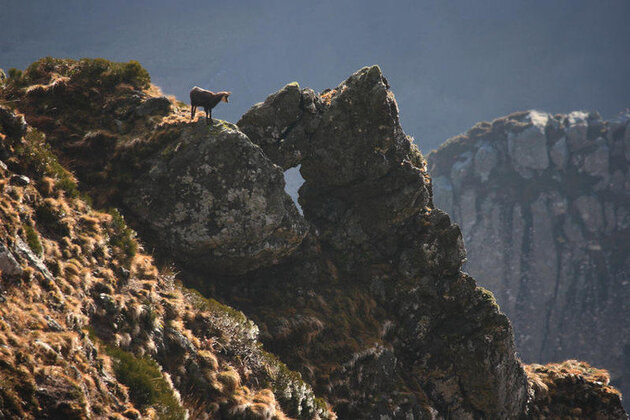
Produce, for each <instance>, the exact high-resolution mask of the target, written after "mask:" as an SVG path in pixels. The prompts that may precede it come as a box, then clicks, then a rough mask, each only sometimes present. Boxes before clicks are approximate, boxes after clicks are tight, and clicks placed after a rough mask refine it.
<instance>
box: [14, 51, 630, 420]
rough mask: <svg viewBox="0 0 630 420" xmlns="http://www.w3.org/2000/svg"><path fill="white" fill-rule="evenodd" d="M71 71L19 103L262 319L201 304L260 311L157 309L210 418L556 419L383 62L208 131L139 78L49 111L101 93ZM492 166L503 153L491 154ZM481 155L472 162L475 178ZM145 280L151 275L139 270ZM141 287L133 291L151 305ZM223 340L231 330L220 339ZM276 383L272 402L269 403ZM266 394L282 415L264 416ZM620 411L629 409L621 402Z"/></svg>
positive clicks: (98, 187) (85, 176) (110, 190)
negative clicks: (162, 111)
mask: <svg viewBox="0 0 630 420" xmlns="http://www.w3.org/2000/svg"><path fill="white" fill-rule="evenodd" d="M53 64H54V63H53ZM57 64H59V63H57ZM57 64H55V65H57ZM62 64H63V65H61V64H59V65H58V66H57V67H55V66H53V68H54V69H55V71H58V72H61V77H65V78H66V79H63V80H65V81H64V82H63V86H65V87H64V88H63V89H57V88H53V87H52V86H53V84H54V83H55V82H51V80H48V79H47V77H48V76H45V74H46V72H47V71H48V72H50V71H51V70H50V68H51V67H50V63H49V64H47V65H46V66H41V67H37V66H35V69H38V70H41V72H43V73H44V76H42V74H41V72H35V74H36V75H37V77H38V79H37V81H38V83H39V84H40V85H41V87H38V88H37V92H38V93H37V96H32V95H29V94H28V93H27V92H34V91H35V88H30V87H23V88H20V87H19V86H17V85H15V84H10V86H9V88H8V89H7V93H6V95H10V97H11V98H12V99H13V100H15V101H16V102H17V103H18V104H19V109H20V111H22V112H24V113H25V115H26V119H27V121H32V122H33V123H34V124H37V126H38V127H39V128H40V129H41V130H43V131H45V132H46V134H47V135H48V138H47V142H48V143H49V144H51V145H52V147H53V149H54V150H55V151H56V152H57V153H58V154H59V156H60V157H61V158H62V161H64V162H68V163H69V164H72V165H73V168H75V169H76V171H77V172H76V173H77V177H78V178H79V179H80V180H81V181H82V182H83V185H84V188H85V189H86V190H87V191H88V192H89V193H90V194H91V195H92V196H93V197H94V198H95V200H96V202H97V203H101V205H111V204H112V203H116V204H121V207H122V210H123V212H124V213H125V215H126V216H128V218H129V220H130V221H131V222H132V223H134V225H135V226H137V227H138V228H139V232H140V235H141V236H142V237H143V239H144V240H145V241H146V242H147V245H148V246H150V247H151V248H152V249H155V250H156V255H158V256H163V255H166V257H167V258H165V259H164V261H165V262H166V263H169V264H170V263H171V262H172V260H173V259H174V260H175V269H176V270H177V271H178V272H179V278H180V279H181V280H183V281H184V282H185V283H186V284H187V285H188V286H195V287H196V288H198V290H199V291H200V292H201V293H203V294H204V295H206V296H209V297H212V298H214V299H217V300H219V301H222V302H225V303H228V304H230V305H231V306H234V307H236V308H238V309H240V310H242V311H243V312H244V313H245V314H247V316H248V317H251V318H252V319H253V321H255V322H256V325H257V327H255V326H254V325H253V324H251V323H249V322H247V320H246V319H245V320H243V319H244V317H242V315H241V316H235V315H234V312H233V310H231V309H230V308H226V307H223V306H221V305H220V304H218V303H217V302H216V301H214V300H210V301H206V300H205V299H202V301H204V302H206V303H205V304H204V305H202V306H203V307H204V308H206V309H208V310H209V311H210V310H211V309H213V308H215V309H216V308H217V307H218V308H221V309H222V311H223V312H224V313H226V314H231V315H232V316H231V317H229V318H232V319H234V318H236V319H237V320H238V319H240V320H241V322H238V323H237V325H236V326H235V325H234V324H233V323H231V322H227V321H225V319H223V318H221V319H217V318H216V317H213V316H212V314H211V313H204V314H199V315H196V314H194V311H193V314H188V313H187V312H184V308H186V307H185V305H186V303H185V302H194V301H195V299H193V298H191V297H188V298H187V299H183V301H180V297H179V295H177V297H175V298H173V297H172V296H169V295H168V293H167V292H164V291H163V292H162V294H159V293H158V296H156V298H157V297H161V298H163V299H162V300H159V302H160V303H159V304H158V303H157V302H158V301H155V302H156V303H155V304H156V305H159V308H162V309H163V311H162V310H159V311H158V312H159V315H160V316H162V318H160V317H158V318H156V319H159V320H158V321H153V319H154V318H153V317H152V316H150V315H145V316H144V318H143V319H144V320H145V321H143V322H146V323H147V324H146V325H149V326H150V327H149V329H150V330H151V331H155V332H154V333H153V334H151V335H150V336H149V337H148V338H150V341H149V342H148V343H147V344H150V343H153V345H154V346H155V348H156V349H157V351H154V352H153V353H151V354H152V355H153V357H154V358H155V360H156V361H157V362H159V363H160V365H161V366H163V368H164V369H165V370H167V371H168V372H174V373H173V375H175V376H176V380H174V385H175V386H176V387H179V388H178V389H184V390H189V392H190V394H189V395H192V396H193V397H194V396H195V395H197V394H196V393H198V392H200V393H202V394H203V393H204V390H205V389H206V388H205V385H204V384H206V383H207V384H208V386H210V387H211V388H212V389H213V391H212V392H210V394H209V395H210V396H212V397H213V398H214V397H215V396H216V397H217V398H216V400H212V401H213V403H212V404H210V405H208V406H202V407H201V408H199V412H206V413H215V414H216V413H221V415H223V416H235V417H236V416H243V417H247V416H249V417H254V418H268V417H270V416H272V415H271V414H268V413H269V412H274V413H279V412H280V410H282V412H283V413H286V414H287V415H289V416H293V417H300V418H317V416H320V417H321V416H328V415H330V413H329V412H328V410H327V409H326V405H325V404H324V403H323V402H321V401H320V400H317V399H315V398H314V397H313V393H312V392H311V391H310V388H309V386H308V385H306V384H307V383H308V384H311V385H312V386H313V389H314V391H315V393H316V394H319V395H322V396H323V397H324V398H325V399H326V400H327V401H328V402H329V403H330V404H331V405H332V407H333V409H334V410H335V411H336V413H337V415H338V416H339V417H340V418H348V419H351V418H352V419H354V418H385V419H386V418H389V419H393V418H421V419H424V418H427V419H429V418H471V419H472V418H484V417H485V418H514V417H520V416H527V415H528V413H529V414H532V413H536V412H538V411H537V410H539V409H540V410H542V404H543V402H541V401H543V400H544V403H545V404H548V403H549V401H551V403H553V401H555V399H556V398H564V397H565V395H564V394H562V393H558V394H551V393H550V394H549V395H548V398H547V396H544V397H541V398H540V399H539V400H536V401H538V402H536V401H534V400H533V399H531V398H530V397H531V396H532V387H531V384H530V385H528V377H527V374H526V372H525V371H524V369H523V367H522V365H521V364H520V362H519V360H518V359H517V357H516V355H515V347H514V343H513V336H512V329H511V326H510V323H509V321H508V319H507V317H506V316H505V315H504V314H502V313H501V312H500V311H499V308H498V306H497V305H496V303H495V301H494V298H493V296H492V294H491V293H489V292H488V291H486V290H484V289H482V288H479V287H477V286H476V284H475V281H474V280H473V279H472V278H471V277H470V276H468V275H467V274H465V273H463V272H461V265H462V262H463V260H464V258H465V250H464V247H463V241H462V235H461V233H460V230H459V228H458V227H457V226H456V225H454V224H453V223H452V222H451V220H450V218H449V216H448V215H447V214H446V213H444V212H443V211H441V210H438V209H435V208H434V206H433V203H432V194H431V182H430V178H429V176H428V173H427V170H426V163H425V161H424V158H423V157H422V155H421V153H420V152H419V151H418V149H417V147H416V146H415V145H414V144H413V142H412V141H411V138H409V137H408V136H406V135H405V134H404V132H403V130H402V128H401V127H400V123H399V119H398V109H397V105H396V101H395V99H394V95H393V93H392V92H391V91H390V90H389V86H388V83H387V81H386V80H385V78H384V77H383V75H382V73H381V71H380V69H379V68H378V67H376V66H373V67H366V68H363V69H361V70H359V71H358V72H356V73H355V74H353V75H352V76H350V77H349V78H348V79H347V80H346V81H344V82H343V83H341V84H340V85H339V86H338V87H337V88H335V89H333V90H329V91H325V92H323V93H322V94H316V93H315V92H313V91H312V90H310V89H301V88H300V87H299V86H298V85H297V84H291V85H288V86H287V87H285V88H284V89H282V90H281V91H280V92H278V93H276V94H274V95H272V96H271V97H270V98H268V99H267V100H266V101H265V102H263V103H261V104H257V105H255V106H254V107H253V108H252V109H251V110H250V111H248V113H246V114H245V115H244V116H243V118H242V119H241V120H240V121H239V123H238V127H236V126H233V125H230V124H226V123H223V122H218V123H216V124H213V125H212V126H210V127H208V126H207V125H205V124H204V123H200V122H195V121H194V122H189V121H188V111H189V110H188V109H186V108H183V107H181V106H180V105H177V104H172V109H171V111H170V112H169V113H167V114H166V115H159V114H157V115H139V114H138V113H137V112H135V111H132V110H135V109H137V107H138V106H139V103H138V102H146V101H148V100H149V99H148V98H147V96H150V94H149V93H147V91H146V90H142V91H141V93H142V94H140V93H138V91H139V90H140V89H141V88H140V86H136V87H135V88H134V90H133V93H132V92H129V91H127V90H126V89H128V88H127V87H125V86H121V85H119V86H113V87H111V86H110V87H108V88H107V89H105V88H104V87H101V86H100V85H98V84H97V85H96V86H92V87H94V88H95V89H101V93H102V94H101V95H100V96H94V98H92V99H94V100H95V101H97V103H96V104H93V106H94V107H95V108H98V107H100V108H99V109H102V110H105V111H104V114H99V117H98V118H96V119H94V120H92V121H90V123H89V124H88V123H86V122H85V121H83V120H81V119H78V118H77V115H75V111H73V110H68V108H65V110H64V108H63V107H53V108H51V107H49V106H47V107H42V106H41V105H40V101H41V98H42V97H44V98H46V103H48V104H50V103H59V104H61V103H64V101H65V100H67V99H68V98H67V97H65V96H64V95H67V94H68V92H74V93H73V95H77V97H78V98H80V97H81V96H82V95H84V93H83V91H82V90H80V89H79V87H80V86H81V83H86V82H85V79H77V78H76V77H75V75H76V74H83V73H82V72H81V71H74V72H70V73H68V72H65V73H64V71H65V70H64V69H66V68H67V67H64V66H66V65H68V64H67V63H66V62H62ZM75 64H76V63H74V62H71V63H70V64H69V65H70V66H72V65H75ZM79 65H80V64H79ZM88 66H92V64H89V63H88ZM31 73H33V72H28V71H27V72H26V77H27V78H28V77H34V76H29V74H31ZM139 74H140V75H141V74H142V73H141V72H140V73H139ZM123 75H127V73H125V72H123ZM56 77H57V76H54V77H51V79H54V78H56ZM58 80H62V79H58ZM21 89H22V90H21ZM142 89H144V88H142ZM64 98H65V99H64ZM133 98H135V99H133ZM98 101H103V102H104V104H99V103H98ZM108 116H110V118H107V117H108ZM114 117H115V118H114ZM118 118H120V119H118ZM116 119H118V121H119V122H120V123H117V122H116ZM51 120H54V121H55V123H54V124H53V123H52V122H51ZM90 133H91V134H90ZM516 144H518V146H517V149H518V150H520V149H522V144H520V143H519V142H517V143H516ZM90 150H101V151H102V154H101V155H100V159H99V163H102V165H95V163H94V161H93V160H90V159H88V156H93V155H91V154H90V153H89V151H90ZM497 157H498V155H497V156H494V158H495V159H496V158H497ZM472 159H473V156H472V155H471V156H470V157H469V158H468V161H469V162H472ZM484 159H486V160H487V161H492V159H493V157H492V154H491V153H490V154H489V155H487V156H485V158H484ZM468 164H469V163H466V162H462V165H461V167H460V168H459V169H458V173H460V175H463V174H465V173H466V171H467V170H469V169H467V166H466V165H468ZM522 164H523V165H524V167H527V165H530V163H528V162H523V163H522ZM295 165H300V170H301V173H302V176H303V178H304V179H305V183H304V185H303V186H302V188H301V189H300V204H301V206H302V209H303V212H304V216H303V217H302V216H301V215H300V214H299V213H297V212H296V211H295V208H294V207H292V206H293V205H292V203H291V202H290V199H289V197H288V196H287V195H286V194H284V193H283V192H282V186H283V184H282V177H281V174H282V172H281V168H282V169H286V168H289V167H293V166H295ZM96 166H98V168H96ZM488 175H489V174H488ZM38 182H39V181H38ZM261 212H268V214H267V213H263V214H261ZM262 216H265V218H264V219H263V217H262ZM267 217H268V218H267ZM60 223H61V222H60ZM53 226H55V229H60V230H61V231H62V230H63V227H59V226H58V224H53ZM307 231H308V233H306V232H307ZM129 236H130V233H129V231H127V230H125V229H123V230H122V231H121V232H120V233H119V234H118V235H115V236H114V237H113V238H112V240H113V241H114V243H115V244H118V246H121V247H122V248H123V249H126V250H127V251H129V252H132V251H133V247H131V246H129V245H130V244H129V242H130V239H129ZM261 244H263V245H261ZM173 257H174V258H173ZM145 271H146V270H145ZM133 275H135V276H136V277H137V278H139V279H142V277H141V276H142V275H145V274H143V273H142V272H140V271H138V269H136V270H135V272H133V273H132V276H133ZM122 283H123V284H124V280H123V281H122ZM134 284H138V283H134ZM141 287H142V286H141V285H139V287H138V288H137V289H134V290H133V291H131V290H129V293H130V294H131V295H133V296H136V295H138V296H144V294H142V293H141V292H140V291H139V290H138V289H140V288H141ZM94 296H95V297H94V299H95V305H97V306H98V307H99V308H100V309H99V310H98V311H96V312H95V314H96V315H97V317H96V318H95V322H97V323H98V325H99V326H101V330H102V331H109V330H108V329H107V328H105V327H104V326H105V325H107V322H108V320H117V319H119V318H120V317H122V318H123V319H124V318H126V317H127V316H133V313H129V314H128V310H126V307H127V306H125V305H120V303H119V300H120V299H116V298H115V297H114V296H111V293H108V290H106V289H103V288H98V290H95V294H94ZM139 299H141V298H139ZM191 299H192V300H191ZM164 300H167V301H164ZM171 300H174V301H176V302H171ZM191 304H192V303H191ZM207 305H209V306H207ZM186 310H188V309H187V308H186ZM182 312H184V313H185V314H186V315H181V313H182ZM237 313H238V312H237ZM171 317H174V318H171ZM241 317H242V318H241ZM222 319H223V321H222ZM161 320H164V321H161ZM182 323H183V326H184V328H182V327H181V326H182ZM116 325H118V323H116ZM135 325H136V324H133V326H134V327H135ZM258 329H259V331H260V334H259V337H260V340H261V341H262V342H263V345H264V346H265V348H266V349H267V350H268V351H271V352H272V353H274V354H275V355H277V356H278V357H279V358H280V359H281V360H282V361H284V362H286V364H287V366H288V367H289V368H290V369H294V370H297V371H299V372H300V375H297V374H295V373H294V372H292V371H290V370H288V369H285V370H283V369H282V368H281V365H280V364H278V363H277V361H276V362H275V363H266V361H268V360H269V359H268V358H271V359H273V357H272V356H271V355H269V354H268V353H264V352H263V351H262V350H261V349H260V347H257V346H256V344H255V337H256V334H257V332H258ZM130 331H134V330H133V327H132V329H131V330H129V329H126V324H125V327H124V328H123V330H122V331H120V332H119V331H118V330H116V331H114V332H115V333H118V332H119V333H120V340H121V341H120V343H121V344H123V346H124V345H125V344H124V343H125V342H126V340H127V336H126V335H124V333H129V334H131V333H130ZM204 331H210V332H212V333H211V334H206V335H205V336H204ZM221 332H225V333H226V336H227V338H226V339H225V340H219V339H218V337H217V336H216V335H213V334H214V333H216V334H220V333H221ZM232 333H235V335H233V334H232ZM103 335H104V336H105V337H108V336H107V334H103ZM195 337H196V338H197V339H195ZM142 343H144V341H143V342H142ZM145 347H146V349H149V348H153V347H152V346H150V345H149V346H143V347H142V348H145ZM196 348H199V349H202V350H208V351H210V352H213V351H214V350H219V349H221V351H225V352H226V354H227V355H229V357H232V356H233V357H234V358H235V360H238V359H240V360H242V361H243V364H242V365H240V366H233V369H234V370H238V372H237V373H238V375H237V376H236V378H237V379H235V375H233V374H231V373H230V372H229V369H227V370H223V368H224V367H227V366H228V365H229V364H230V363H231V362H230V361H231V360H232V359H229V358H228V359H225V360H226V364H224V365H221V367H222V370H221V372H217V369H216V367H217V366H216V365H215V364H214V363H213V362H212V358H211V357H209V356H208V355H207V354H205V353H201V355H202V358H203V359H204V360H205V362H204V361H201V360H200V359H198V358H197V355H195V349H196ZM134 349H135V348H134ZM146 349H145V351H147V350H146ZM212 354H215V353H212ZM273 360H275V359H273ZM269 366H271V367H272V369H271V373H270V374H269V378H265V377H264V375H265V372H269V371H270V369H269ZM208 369H209V370H210V372H208ZM212 372H214V373H215V374H214V375H213V374H212ZM530 377H531V374H530ZM302 379H303V380H304V382H301V381H302ZM197 381H200V383H201V384H202V386H200V387H199V386H198V385H195V384H196V383H197ZM204 381H206V382H204ZM245 383H246V384H247V386H241V385H243V384H245ZM267 384H269V385H267ZM300 384H303V385H302V386H301V385H300ZM588 384H589V386H590V382H588ZM267 386H269V387H270V388H271V390H270V392H272V393H273V398H271V397H269V398H268V399H266V400H265V398H264V393H265V392H266V391H265V390H264V389H262V388H264V387H267ZM232 394H235V395H233V397H232V398H230V395H232ZM540 395H542V394H540ZM264 401H266V402H267V403H268V404H266V405H265V407H264V410H271V411H262V410H263V407H260V406H259V405H258V404H262V403H263V402H264ZM580 404H582V402H580V401H576V402H575V403H574V404H573V405H574V406H575V407H576V408H579V407H580ZM602 407H603V408H602V410H603V411H601V412H603V413H607V414H611V416H614V413H615V410H618V409H619V401H618V400H609V401H607V402H605V403H603V406H602ZM273 410H276V411H273ZM606 410H607V411H606ZM278 417H279V418H282V417H281V416H280V415H278Z"/></svg>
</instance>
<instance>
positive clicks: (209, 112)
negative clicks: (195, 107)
mask: <svg viewBox="0 0 630 420" xmlns="http://www.w3.org/2000/svg"><path fill="white" fill-rule="evenodd" d="M204 109H205V110H206V122H207V123H208V124H210V125H212V108H204Z"/></svg>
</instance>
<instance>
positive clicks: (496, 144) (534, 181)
mask: <svg viewBox="0 0 630 420" xmlns="http://www.w3.org/2000/svg"><path fill="white" fill-rule="evenodd" d="M541 115H545V116H546V117H545V119H544V121H543V119H541V118H540V116H541ZM536 120H538V121H540V125H538V126H536V124H535V123H533V121H536ZM627 121H628V116H627V114H622V115H620V116H619V117H617V118H615V119H614V120H611V121H603V120H601V118H599V116H598V115H597V114H596V113H590V114H589V113H586V112H573V113H570V114H568V115H555V116H553V117H552V116H549V115H547V114H541V113H539V112H534V111H531V112H527V113H518V114H513V115H510V116H507V117H504V118H499V119H497V120H495V121H493V122H492V123H485V124H480V125H477V126H476V127H474V128H473V129H471V130H470V131H469V132H467V133H465V134H463V135H461V136H459V137H456V138H454V139H452V140H449V141H447V142H446V143H445V144H444V145H443V146H442V147H441V148H440V149H439V150H437V151H436V152H433V153H431V154H430V155H429V158H428V159H429V165H430V171H431V174H432V176H433V177H434V180H435V181H436V182H434V183H433V190H434V191H433V192H434V201H435V203H436V205H437V206H448V207H449V208H452V215H453V218H454V219H455V220H456V221H457V222H458V223H460V224H461V226H462V231H463V232H464V233H465V235H464V240H465V242H466V248H467V251H468V262H467V265H466V268H467V270H468V271H469V272H470V273H471V274H472V275H473V276H475V278H477V279H478V280H479V282H480V283H481V284H482V285H483V286H484V287H487V288H489V289H490V290H492V291H493V292H494V293H495V294H496V296H497V300H498V302H499V303H500V305H501V308H502V309H503V310H504V311H505V312H506V313H507V315H508V316H509V317H510V320H511V321H512V323H513V325H514V329H515V334H516V344H517V349H518V351H519V354H520V355H521V357H522V358H523V360H524V361H526V362H542V363H545V362H551V361H557V360H562V359H568V358H578V359H583V360H586V361H588V362H589V363H592V364H594V365H597V366H601V367H604V368H606V369H609V370H610V371H611V377H612V383H613V384H617V385H618V386H619V387H620V388H621V390H622V391H625V392H630V387H628V383H629V379H628V378H630V367H629V366H628V364H627V359H628V354H629V353H628V351H629V350H628V349H629V348H630V327H629V325H628V323H627V322H625V319H627V318H628V317H630V305H629V304H628V302H630V282H629V281H628V273H629V272H630V258H629V257H628V255H630V247H629V244H630V225H629V224H628V214H630V204H629V203H630V200H629V198H630V183H628V182H627V179H628V178H627V176H628V174H630V159H628V158H627V157H626V156H625V154H624V153H623V150H625V149H624V142H625V141H626V140H625V139H626V138H627V136H628V132H629V131H630V130H629V129H628V126H627ZM530 124H533V125H531V127H530V128H529V130H530V134H531V133H534V132H535V133H536V135H535V136H534V135H528V136H527V138H525V137H523V134H522V133H525V132H526V131H521V130H522V129H523V126H524V125H525V126H528V125H530ZM535 127H536V128H535ZM526 130H527V129H526ZM517 138H518V139H521V140H522V141H523V143H522V145H521V146H519V148H520V150H521V151H522V152H524V151H526V150H527V152H526V155H524V156H521V155H514V152H515V148H514V139H517ZM510 142H512V143H511V144H512V146H510ZM530 143H531V144H530ZM486 144H491V145H492V146H493V148H494V149H495V150H497V151H498V153H499V156H498V161H499V162H500V163H499V164H498V165H496V166H494V169H493V170H492V172H490V173H489V175H488V178H487V179H483V178H482V176H481V174H479V173H477V174H476V175H477V176H469V177H465V178H461V180H462V182H459V183H458V182H456V180H460V178H459V177H455V178H453V173H454V172H455V173H456V172H457V171H458V168H459V167H460V166H461V162H462V160H463V159H466V158H467V156H470V154H478V153H480V152H481V150H482V149H483V148H484V147H487V146H485V145H486ZM547 150H548V151H549V157H550V158H551V162H552V164H550V165H547V164H546V163H545V162H547V161H546V156H547ZM526 168H529V169H530V171H529V172H525V171H524V169H526ZM470 197H472V200H471V199H470Z"/></svg>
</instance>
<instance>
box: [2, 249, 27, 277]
mask: <svg viewBox="0 0 630 420" xmlns="http://www.w3.org/2000/svg"><path fill="white" fill-rule="evenodd" d="M0 272H1V273H2V275H3V276H9V277H13V276H21V275H22V267H21V266H20V264H19V263H18V262H17V261H16V260H15V257H14V256H13V254H12V253H11V251H9V249H8V248H7V247H6V246H4V245H3V244H1V243H0Z"/></svg>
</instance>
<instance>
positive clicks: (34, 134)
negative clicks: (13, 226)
mask: <svg viewBox="0 0 630 420" xmlns="http://www.w3.org/2000/svg"><path fill="white" fill-rule="evenodd" d="M15 154H16V155H17V156H18V157H19V161H20V165H21V166H22V168H23V169H24V172H26V173H28V174H29V175H30V176H31V177H32V178H38V179H41V178H43V177H51V178H55V179H57V182H56V186H57V187H58V188H60V189H61V190H63V191H65V192H66V194H67V195H68V196H70V197H72V198H75V197H78V196H79V187H78V186H77V183H76V181H75V180H74V177H73V176H72V174H71V173H70V172H68V171H67V170H66V169H65V168H64V167H63V166H61V164H60V163H59V161H58V160H57V157H56V156H55V154H54V153H53V152H52V149H51V148H50V145H49V144H48V143H47V142H46V138H45V136H44V134H42V133H41V132H39V131H37V130H35V129H32V130H30V131H29V132H28V133H27V134H26V136H24V142H23V143H19V144H17V145H16V146H15Z"/></svg>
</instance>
